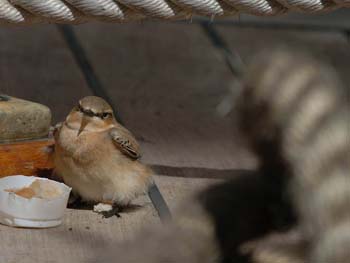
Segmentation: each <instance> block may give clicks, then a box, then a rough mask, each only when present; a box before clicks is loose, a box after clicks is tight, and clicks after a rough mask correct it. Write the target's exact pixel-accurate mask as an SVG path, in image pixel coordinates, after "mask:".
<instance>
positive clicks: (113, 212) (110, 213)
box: [101, 204, 122, 218]
mask: <svg viewBox="0 0 350 263" xmlns="http://www.w3.org/2000/svg"><path fill="white" fill-rule="evenodd" d="M121 211H122V207H121V206H119V205H116V204H113V205H112V209H111V210H108V211H101V214H102V215H103V218H110V217H112V216H116V217H121V215H120V214H119V212H121Z"/></svg>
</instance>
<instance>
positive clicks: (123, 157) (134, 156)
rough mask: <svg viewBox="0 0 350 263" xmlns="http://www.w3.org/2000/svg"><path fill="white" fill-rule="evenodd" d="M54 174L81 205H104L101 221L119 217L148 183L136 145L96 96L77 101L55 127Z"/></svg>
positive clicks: (148, 175)
mask: <svg viewBox="0 0 350 263" xmlns="http://www.w3.org/2000/svg"><path fill="white" fill-rule="evenodd" d="M54 137H55V142H56V144H55V154H54V162H55V167H56V168H55V171H56V173H57V174H58V175H59V176H61V177H62V178H63V180H64V182H65V183H66V184H67V185H69V186H71V187H72V188H73V193H76V194H78V195H79V196H80V197H81V198H82V199H83V200H85V201H92V202H99V203H104V204H110V205H112V206H113V209H112V210H110V211H102V214H103V215H104V216H106V217H109V216H112V215H114V214H116V215H119V214H118V211H120V208H122V207H124V206H127V205H129V204H130V202H131V201H132V200H133V199H134V198H136V197H137V196H138V195H141V194H144V193H146V192H147V190H148V188H149V186H150V185H151V184H152V182H153V179H152V170H151V169H150V168H149V167H147V166H146V165H144V164H142V163H141V162H140V161H139V160H138V159H139V158H140V147H139V144H138V143H137V141H136V139H135V138H134V137H133V135H132V134H131V133H130V132H129V131H128V130H127V129H126V128H124V127H123V126H122V125H121V124H119V123H118V122H117V121H116V119H115V118H114V115H113V110H112V108H111V106H110V105H109V104H108V103H107V102H106V101H105V100H103V99H102V98H99V97H95V96H88V97H85V98H83V99H81V100H80V101H79V104H78V105H77V106H75V107H74V108H73V109H72V111H71V112H70V113H69V115H68V116H67V118H66V120H65V121H64V122H63V123H62V124H61V125H60V126H59V127H58V128H57V129H56V132H55V133H54Z"/></svg>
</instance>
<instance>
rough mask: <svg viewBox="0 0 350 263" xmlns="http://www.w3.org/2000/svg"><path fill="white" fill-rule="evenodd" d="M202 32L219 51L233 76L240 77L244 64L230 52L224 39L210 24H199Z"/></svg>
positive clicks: (236, 55)
mask: <svg viewBox="0 0 350 263" xmlns="http://www.w3.org/2000/svg"><path fill="white" fill-rule="evenodd" d="M200 25H201V26H202V28H203V30H204V32H205V33H206V35H207V36H208V38H209V39H210V40H211V42H212V44H213V45H214V46H215V47H216V48H217V49H219V50H220V51H221V53H222V55H223V57H224V59H225V62H226V64H227V65H228V67H229V68H230V70H231V72H232V74H233V75H235V76H238V77H239V76H241V74H242V72H243V69H244V64H243V61H242V59H241V58H240V56H239V55H238V53H236V52H234V51H232V50H231V49H230V48H229V47H228V46H227V45H226V43H225V41H224V39H223V38H222V37H221V36H220V34H219V32H217V30H216V29H215V27H214V26H213V23H211V22H201V23H200Z"/></svg>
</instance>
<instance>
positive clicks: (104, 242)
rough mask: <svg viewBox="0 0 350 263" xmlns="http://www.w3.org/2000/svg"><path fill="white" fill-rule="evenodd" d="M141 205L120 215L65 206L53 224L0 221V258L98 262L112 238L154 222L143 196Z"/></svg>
mask: <svg viewBox="0 0 350 263" xmlns="http://www.w3.org/2000/svg"><path fill="white" fill-rule="evenodd" d="M136 203H137V204H140V205H141V204H142V205H143V207H142V208H140V209H138V210H136V211H133V212H129V213H123V214H122V217H121V218H117V217H111V218H108V219H105V218H102V217H101V215H98V214H95V213H93V212H92V211H88V210H72V209H67V210H66V213H65V218H64V222H63V224H62V225H61V226H59V227H57V228H50V229H24V228H11V227H7V226H2V225H0V233H1V237H2V241H1V243H0V251H1V253H0V262H9V263H10V262H21V263H37V262H38V263H41V262H42V263H44V262H45V263H46V262H50V263H56V262H57V263H58V262H62V263H63V262H77V263H80V262H81V263H83V262H84V263H85V262H98V261H95V260H94V258H95V257H96V255H97V254H98V252H99V250H100V249H102V248H104V247H106V246H108V245H109V244H111V243H112V242H116V241H121V240H125V239H128V238H130V237H131V236H132V235H133V234H135V233H136V232H137V231H138V230H139V229H140V227H142V226H152V225H153V224H156V223H158V218H157V216H156V212H155V211H154V210H153V208H152V206H151V204H150V203H149V202H148V201H145V199H144V198H141V199H139V201H138V202H136Z"/></svg>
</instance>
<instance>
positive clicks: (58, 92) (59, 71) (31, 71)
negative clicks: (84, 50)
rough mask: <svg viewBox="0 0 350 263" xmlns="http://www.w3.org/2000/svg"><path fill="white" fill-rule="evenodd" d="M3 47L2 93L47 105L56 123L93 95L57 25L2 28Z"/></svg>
mask: <svg viewBox="0 0 350 263" xmlns="http://www.w3.org/2000/svg"><path fill="white" fill-rule="evenodd" d="M0 43H1V45H0V79H1V93H5V94H8V95H11V96H14V97H18V98H23V99H27V100H31V101H35V102H39V103H42V104H44V105H47V106H48V107H50V108H51V110H52V113H53V123H56V122H58V121H62V120H64V118H65V116H66V115H67V114H68V112H69V111H70V109H71V108H72V106H73V105H75V104H76V103H77V100H78V99H79V98H81V97H83V96H85V95H88V94H91V92H90V90H89V89H88V88H87V86H86V84H85V82H84V79H83V77H82V75H81V72H80V70H79V68H78V67H77V66H76V64H75V61H74V60H73V58H72V56H71V54H70V51H69V50H68V49H67V47H66V45H65V43H64V41H63V40H62V38H61V35H60V34H59V32H58V31H57V28H56V27H55V26H54V25H45V26H33V27H20V28H18V27H1V28H0Z"/></svg>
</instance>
